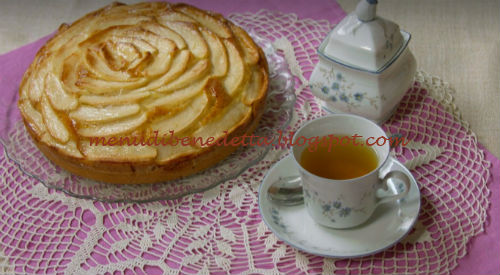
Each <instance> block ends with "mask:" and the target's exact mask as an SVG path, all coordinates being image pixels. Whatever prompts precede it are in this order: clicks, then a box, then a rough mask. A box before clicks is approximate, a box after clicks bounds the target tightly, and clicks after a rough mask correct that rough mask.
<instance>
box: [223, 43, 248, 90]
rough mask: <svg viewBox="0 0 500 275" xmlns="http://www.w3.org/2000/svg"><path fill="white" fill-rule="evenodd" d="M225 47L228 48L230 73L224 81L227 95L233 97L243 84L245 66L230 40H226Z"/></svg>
mask: <svg viewBox="0 0 500 275" xmlns="http://www.w3.org/2000/svg"><path fill="white" fill-rule="evenodd" d="M224 45H225V46H226V49H227V52H228V56H229V71H228V73H227V76H226V78H225V79H224V83H223V85H224V88H225V89H226V91H227V93H228V94H229V95H230V96H233V95H234V94H235V93H236V91H237V90H238V88H239V87H241V84H242V83H243V79H244V74H245V66H244V64H243V59H242V58H241V55H240V52H239V51H238V49H237V48H236V46H235V45H234V44H233V43H232V42H230V41H228V40H224Z"/></svg>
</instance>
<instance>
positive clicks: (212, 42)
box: [201, 28, 228, 76]
mask: <svg viewBox="0 0 500 275" xmlns="http://www.w3.org/2000/svg"><path fill="white" fill-rule="evenodd" d="M201 34H202V35H203V37H204V38H205V40H206V41H207V44H208V48H209V49H210V63H211V64H212V75H213V76H224V75H226V73H227V67H228V60H227V54H226V49H225V48H224V45H223V44H222V41H221V40H220V39H219V37H217V36H216V35H214V34H213V33H212V32H211V31H209V30H207V29H205V28H203V29H202V30H201Z"/></svg>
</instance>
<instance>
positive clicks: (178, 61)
mask: <svg viewBox="0 0 500 275" xmlns="http://www.w3.org/2000/svg"><path fill="white" fill-rule="evenodd" d="M189 55H190V53H189V51H188V50H183V51H181V52H180V53H179V54H178V55H177V56H176V57H175V58H174V60H173V61H172V66H171V68H170V70H168V72H167V73H166V74H164V75H162V76H160V77H159V78H157V79H155V80H153V81H151V82H150V83H149V84H148V85H146V86H144V87H141V88H139V89H137V90H135V92H142V91H149V90H156V89H157V88H159V87H160V86H162V85H165V84H168V83H170V82H172V81H173V80H174V79H176V78H177V77H178V76H179V75H181V74H182V73H183V72H184V71H185V69H186V67H187V66H188V64H189Z"/></svg>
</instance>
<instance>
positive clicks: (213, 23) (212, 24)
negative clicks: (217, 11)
mask: <svg viewBox="0 0 500 275" xmlns="http://www.w3.org/2000/svg"><path fill="white" fill-rule="evenodd" d="M175 9H176V10H179V11H181V12H183V13H184V14H187V15H188V16H190V17H192V18H194V19H195V20H196V21H198V22H200V23H201V25H203V26H206V27H207V28H208V29H209V30H211V31H212V32H214V33H215V34H217V35H218V36H219V37H222V38H229V37H231V29H230V28H229V27H228V26H227V24H226V23H225V22H224V21H223V20H218V19H216V18H214V17H213V16H212V15H209V14H208V13H206V12H203V11H201V10H199V9H197V8H195V7H192V6H187V5H182V4H181V5H179V6H177V7H175Z"/></svg>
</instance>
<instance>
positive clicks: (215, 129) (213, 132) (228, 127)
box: [193, 101, 252, 140]
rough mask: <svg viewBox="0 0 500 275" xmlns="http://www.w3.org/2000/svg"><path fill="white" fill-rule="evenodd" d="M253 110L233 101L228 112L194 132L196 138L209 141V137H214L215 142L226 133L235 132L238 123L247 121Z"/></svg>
mask: <svg viewBox="0 0 500 275" xmlns="http://www.w3.org/2000/svg"><path fill="white" fill-rule="evenodd" d="M251 111H252V110H251V108H250V107H248V106H246V105H244V104H243V103H241V102H238V101H233V102H232V103H231V104H230V105H229V106H228V107H227V109H226V112H224V113H221V114H220V115H218V116H217V117H214V118H213V120H211V121H209V122H208V123H207V124H205V125H203V126H202V127H200V128H199V129H198V130H196V131H195V132H194V134H193V135H194V136H195V137H201V138H203V140H207V139H208V138H209V137H214V139H215V140H217V139H219V138H221V137H223V136H224V134H225V133H224V131H228V133H230V132H232V131H233V128H234V127H237V126H239V125H238V123H239V122H241V121H246V120H247V119H245V117H246V116H249V115H250V114H251V113H252V112H251Z"/></svg>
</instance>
